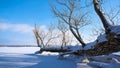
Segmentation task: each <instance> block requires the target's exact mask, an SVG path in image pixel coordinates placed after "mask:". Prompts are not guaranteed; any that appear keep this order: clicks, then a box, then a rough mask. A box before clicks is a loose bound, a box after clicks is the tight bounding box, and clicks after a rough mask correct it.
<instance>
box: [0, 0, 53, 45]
mask: <svg viewBox="0 0 120 68" xmlns="http://www.w3.org/2000/svg"><path fill="white" fill-rule="evenodd" d="M49 1H52V0H0V25H1V26H0V28H1V29H0V45H14V44H15V45H16V44H18V45H27V44H34V43H35V41H34V35H33V34H32V28H33V26H34V24H35V23H37V24H38V25H40V26H43V27H44V25H47V24H48V23H50V22H52V18H53V15H52V13H51V10H50V7H49ZM24 29H28V30H26V32H25V30H24Z"/></svg>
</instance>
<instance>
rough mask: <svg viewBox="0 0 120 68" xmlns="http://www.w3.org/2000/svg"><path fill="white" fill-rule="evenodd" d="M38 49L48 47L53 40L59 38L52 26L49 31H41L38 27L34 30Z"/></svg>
mask: <svg viewBox="0 0 120 68" xmlns="http://www.w3.org/2000/svg"><path fill="white" fill-rule="evenodd" d="M33 32H34V35H35V38H36V41H37V45H38V47H41V48H45V47H48V46H49V45H50V43H51V41H52V40H54V39H56V38H58V37H59V35H58V34H56V35H55V34H54V27H52V26H50V28H49V29H48V31H45V30H44V29H39V28H38V27H37V26H36V25H35V28H34V30H33Z"/></svg>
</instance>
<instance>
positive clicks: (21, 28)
mask: <svg viewBox="0 0 120 68" xmlns="http://www.w3.org/2000/svg"><path fill="white" fill-rule="evenodd" d="M33 28H34V27H32V26H30V25H28V24H12V23H0V30H2V31H13V32H19V33H30V32H32V30H33Z"/></svg>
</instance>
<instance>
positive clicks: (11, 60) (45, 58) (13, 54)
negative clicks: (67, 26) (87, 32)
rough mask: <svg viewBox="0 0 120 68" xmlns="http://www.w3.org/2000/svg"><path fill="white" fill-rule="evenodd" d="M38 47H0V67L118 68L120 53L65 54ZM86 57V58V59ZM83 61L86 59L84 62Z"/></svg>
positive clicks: (119, 67) (119, 66)
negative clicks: (46, 50)
mask: <svg viewBox="0 0 120 68" xmlns="http://www.w3.org/2000/svg"><path fill="white" fill-rule="evenodd" d="M39 49H40V48H38V47H0V68H120V56H119V55H118V54H120V53H114V54H111V55H107V56H94V57H89V58H88V59H87V58H84V57H83V56H75V55H66V56H64V57H61V58H62V59H60V56H59V55H58V53H50V52H44V53H42V54H35V52H37V51H38V50H39ZM86 59H87V60H86ZM83 61H87V62H86V63H85V62H83Z"/></svg>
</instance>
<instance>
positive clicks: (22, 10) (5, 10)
mask: <svg viewBox="0 0 120 68" xmlns="http://www.w3.org/2000/svg"><path fill="white" fill-rule="evenodd" d="M108 1H109V0H108ZM110 1H111V2H108V4H109V3H110V4H119V3H120V1H119V0H115V1H114V0H110ZM113 1H114V2H113ZM49 2H54V0H0V45H27V44H30V45H32V44H35V40H34V35H33V33H32V31H31V30H32V28H33V26H34V23H37V24H38V25H39V26H42V27H43V28H45V26H46V25H47V24H49V23H50V22H54V16H53V14H52V12H51V9H50V5H49ZM106 7H109V6H107V5H106ZM26 29H28V30H26Z"/></svg>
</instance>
